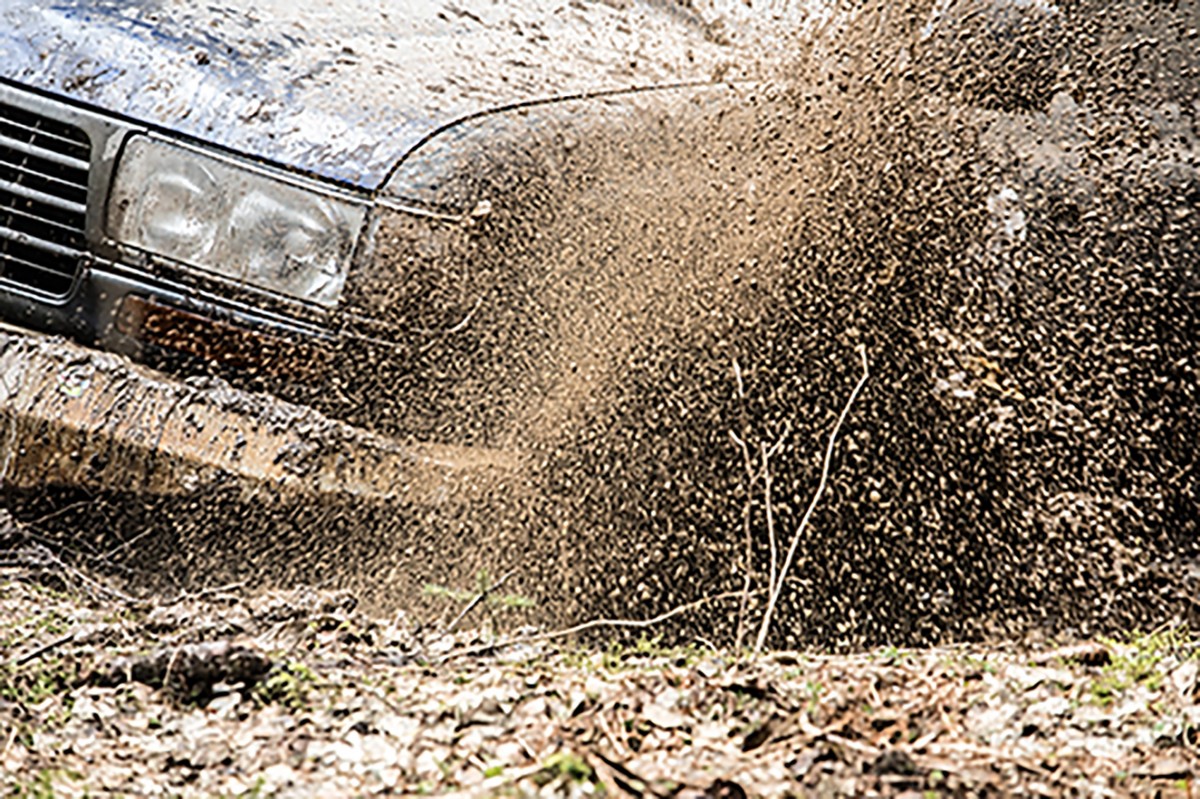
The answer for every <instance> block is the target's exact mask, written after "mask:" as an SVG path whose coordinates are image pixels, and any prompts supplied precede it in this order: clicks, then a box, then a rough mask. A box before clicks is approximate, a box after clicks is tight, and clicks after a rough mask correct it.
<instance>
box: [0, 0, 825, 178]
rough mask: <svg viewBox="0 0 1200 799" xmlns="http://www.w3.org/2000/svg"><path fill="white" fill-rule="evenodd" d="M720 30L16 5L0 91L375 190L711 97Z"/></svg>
mask: <svg viewBox="0 0 1200 799" xmlns="http://www.w3.org/2000/svg"><path fill="white" fill-rule="evenodd" d="M708 5H719V4H711V3H710V4H708ZM785 5H786V4H785ZM793 5H794V6H796V7H797V10H796V11H795V14H800V13H801V12H800V11H799V10H798V9H799V7H800V6H801V4H800V3H796V4H793ZM719 22H720V18H719V17H718V16H716V15H715V12H714V13H707V12H698V11H694V10H682V9H681V6H679V5H676V4H674V3H668V2H645V3H635V2H628V3H616V2H614V3H601V2H575V3H561V2H557V0H531V1H530V2H523V3H520V4H509V3H503V4H495V3H490V2H479V1H478V0H461V1H460V2H449V1H447V2H442V1H441V0H410V1H409V2H405V3H400V4H396V3H384V2H380V0H338V2H332V0H320V1H319V2H312V3H303V4H294V3H290V2H284V1H283V0H265V1H264V0H256V1H255V2H246V1H245V0H231V1H230V2H225V3H221V4H199V5H196V4H192V3H186V2H183V1H182V0H100V1H99V2H96V1H95V0H57V2H52V3H42V2H35V1H34V0H15V1H14V2H10V3H5V4H4V7H3V8H0V79H9V80H14V81H17V82H21V83H25V84H29V85H33V86H35V87H38V88H40V89H43V90H46V91H49V92H53V93H55V94H59V95H64V96H67V97H70V98H73V99H76V100H80V101H83V102H85V103H88V104H91V105H94V106H98V107H100V108H103V109H105V110H108V111H113V112H118V113H121V114H123V115H125V116H127V117H131V118H134V119H136V120H139V121H143V122H145V123H148V124H150V125H154V126H158V127H161V128H165V129H167V130H171V131H175V132H178V133H182V134H186V135H190V136H194V137H197V138H199V139H202V140H205V141H209V142H213V143H216V144H219V145H222V146H225V147H228V148H230V149H233V150H237V151H240V152H244V153H248V154H250V155H254V156H258V157H261V158H264V159H267V160H271V161H275V162H279V163H282V164H284V165H286V166H289V167H293V168H297V169H301V170H305V171H309V172H312V173H315V174H318V175H321V176H324V177H327V178H331V179H334V180H338V181H342V182H346V183H349V184H352V185H355V186H359V187H362V188H366V189H374V188H376V187H378V186H379V185H380V184H381V183H382V182H383V180H384V178H385V176H386V175H387V172H388V170H389V169H390V168H391V167H392V165H394V164H395V163H396V162H397V160H398V159H399V158H400V157H401V156H402V155H403V154H404V153H405V152H407V151H408V150H409V149H410V148H411V147H412V146H413V145H414V144H416V143H417V142H419V141H420V140H421V139H422V138H423V137H425V136H426V135H428V134H429V133H430V132H432V131H434V130H436V129H438V128H439V127H441V126H443V125H445V124H447V123H450V122H452V121H454V120H456V119H459V118H461V117H464V116H467V115H470V114H475V113H479V112H481V111H486V110H488V109H491V108H495V107H498V106H504V105H509V104H513V103H521V102H526V101H530V100H537V99H545V98H551V97H558V96H563V95H571V94H577V93H581V92H592V91H603V90H620V89H626V88H630V87H634V86H653V85H662V84H671V83H678V82H686V81H703V80H709V79H711V78H712V76H713V74H714V70H715V69H717V68H718V67H719V65H720V63H721V61H722V59H724V58H727V57H728V53H727V52H726V51H727V49H728V44H729V41H730V37H729V36H728V34H727V33H725V32H724V31H723V29H722V28H723V26H721V25H720V24H718V23H719Z"/></svg>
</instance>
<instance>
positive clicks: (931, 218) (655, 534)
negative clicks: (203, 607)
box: [27, 0, 1200, 646]
mask: <svg viewBox="0 0 1200 799" xmlns="http://www.w3.org/2000/svg"><path fill="white" fill-rule="evenodd" d="M832 19H833V21H832V22H830V23H829V24H828V25H827V27H826V29H825V30H823V31H822V32H821V33H820V34H819V35H817V36H816V37H815V38H812V39H809V40H806V41H804V42H795V43H793V44H791V45H789V46H790V47H792V48H793V51H792V52H791V54H790V55H789V58H788V59H787V63H788V67H787V68H786V69H783V70H781V71H780V72H779V73H778V74H777V76H776V78H775V79H774V80H773V81H767V82H764V83H763V84H761V85H758V86H754V87H748V86H739V87H735V88H729V87H723V88H714V89H710V90H706V91H699V92H690V93H680V94H676V95H662V94H660V95H646V96H638V97H634V98H625V99H622V100H619V101H618V100H612V101H604V102H601V103H599V104H596V103H592V104H590V105H589V104H584V103H580V104H576V105H574V106H567V107H562V108H557V109H555V113H554V114H550V115H546V116H539V114H538V112H536V111H531V112H523V113H522V114H519V115H515V116H513V115H507V116H500V117H494V118H486V119H483V120H480V121H479V122H478V123H477V124H475V125H474V126H473V127H471V126H469V127H467V128H464V130H462V131H461V132H460V134H461V135H459V136H458V138H456V139H455V140H454V142H453V145H454V146H453V147H451V148H449V151H448V152H437V151H436V150H433V151H427V152H423V153H422V152H418V153H417V155H416V157H417V158H428V159H430V160H429V161H428V163H436V164H440V165H443V166H444V169H443V174H444V175H445V179H444V180H441V181H435V182H433V183H431V184H430V185H428V186H427V187H425V188H423V189H422V190H421V191H419V192H418V191H416V189H413V190H412V192H410V195H409V196H408V197H407V198H406V199H408V200H412V201H413V202H416V203H419V204H422V205H423V206H428V207H437V208H455V207H458V208H463V209H470V208H472V207H476V206H477V203H478V202H479V201H480V200H486V201H487V202H488V205H489V206H490V208H491V212H490V213H489V214H487V215H486V216H484V215H482V214H481V215H479V217H478V218H472V220H471V222H470V224H445V223H438V222H436V221H432V220H430V219H428V218H425V217H414V216H412V215H408V214H404V213H402V212H395V213H394V214H392V215H384V216H383V217H381V219H380V222H379V228H378V236H377V240H378V242H379V245H378V250H377V252H376V253H375V259H374V262H373V264H374V266H373V268H372V269H371V270H368V271H367V272H366V273H364V274H362V275H360V276H359V278H358V280H357V283H356V284H355V285H354V286H352V287H351V288H350V291H351V307H350V309H349V311H348V313H347V315H346V317H345V319H344V321H343V329H342V334H343V339H342V340H343V342H344V343H343V345H342V349H341V353H340V357H341V362H342V363H344V364H345V365H346V368H345V370H344V372H343V374H342V375H341V376H339V378H338V379H337V380H335V381H331V383H330V384H327V385H322V386H318V387H312V388H311V389H310V390H304V389H303V388H293V389H292V390H291V391H292V394H291V396H293V397H294V398H297V399H302V400H304V401H306V402H310V403H312V404H313V405H315V406H316V407H319V408H321V409H322V410H323V411H325V412H326V413H328V414H330V415H332V416H335V417H337V418H342V419H346V420H348V421H350V422H352V423H354V424H356V425H360V426H363V427H367V428H371V429H376V430H379V431H382V432H385V433H387V434H388V435H391V436H396V437H397V438H399V439H400V440H401V441H402V442H410V443H411V442H422V441H424V442H428V441H436V442H439V443H442V444H447V445H454V446H463V447H476V446H479V447H489V448H495V449H498V450H501V451H505V452H509V453H513V454H514V457H519V458H520V459H521V462H522V463H523V464H524V471H523V475H524V477H523V490H522V491H521V492H519V494H520V495H519V496H518V492H513V491H507V490H505V491H497V492H496V493H495V494H494V495H493V496H492V497H491V501H488V502H478V503H472V504H470V505H468V506H458V505H456V506H453V507H449V506H441V507H438V506H434V507H428V506H417V505H411V504H405V503H403V502H399V503H387V502H381V503H375V504H370V505H369V506H366V505H354V506H351V505H350V504H347V503H341V502H333V503H329V504H323V505H312V504H303V503H300V504H296V503H293V502H290V501H289V502H276V503H274V504H272V505H271V506H270V508H269V512H263V513H258V512H256V513H254V514H247V515H239V516H238V517H237V518H233V517H232V516H231V514H230V511H229V506H228V505H227V498H226V497H224V496H223V495H222V494H221V492H220V491H215V492H213V493H212V494H211V495H209V496H206V497H204V498H202V499H196V498H193V499H190V500H188V501H187V502H182V501H180V500H172V501H171V502H170V503H167V504H162V503H155V502H147V501H144V500H143V499H141V498H138V499H134V500H128V498H126V499H122V500H121V501H120V507H121V508H122V511H123V512H124V511H127V510H129V509H130V508H132V509H133V510H135V512H136V513H135V516H136V518H135V519H134V521H133V522H131V523H130V526H129V527H127V528H125V529H124V530H122V531H121V532H120V535H126V536H137V537H139V541H145V540H146V539H144V538H141V536H142V534H143V531H144V530H146V529H150V528H152V527H155V525H159V526H166V527H168V528H169V530H168V532H167V533H166V537H165V538H160V540H161V541H162V542H165V543H160V544H156V545H154V546H150V547H147V546H145V545H144V544H143V543H139V544H138V545H137V547H136V550H137V557H136V558H135V559H134V563H135V565H136V567H137V568H141V569H144V568H145V565H146V564H147V563H154V564H161V565H160V566H159V568H160V569H161V572H162V573H169V574H170V575H171V578H170V579H171V580H172V581H175V580H178V581H184V582H191V583H193V584H195V583H199V584H205V583H209V584H211V583H212V582H216V581H218V580H228V579H246V578H250V579H253V580H260V579H262V578H263V576H264V575H267V576H270V577H275V578H277V579H282V580H284V581H295V580H300V581H306V582H316V583H319V584H323V585H330V586H337V587H351V588H354V589H356V590H361V591H365V592H367V593H369V594H370V596H371V598H373V599H374V600H375V601H377V602H378V603H380V604H392V605H395V604H404V605H408V606H411V605H412V604H413V603H417V604H419V603H420V602H423V601H427V600H421V599H419V598H415V597H419V594H420V588H421V587H422V586H423V585H425V584H427V583H437V584H440V585H454V586H459V587H469V586H470V585H472V584H473V580H474V577H475V575H476V574H477V573H478V572H479V570H480V569H483V568H486V569H488V570H489V571H491V572H492V573H493V574H497V573H500V572H503V571H506V570H508V569H516V570H517V573H518V576H517V577H516V578H514V581H513V583H512V584H511V585H512V588H513V590H515V591H519V592H522V593H523V594H525V595H526V596H528V597H529V598H531V599H532V600H534V602H535V607H534V610H533V611H532V614H531V618H533V619H535V620H537V621H540V622H542V623H552V622H556V621H565V620H568V619H579V618H591V617H597V616H628V617H635V618H636V617H642V618H644V617H647V616H650V615H653V614H654V613H655V612H656V611H660V610H664V609H666V608H669V607H674V606H676V605H679V604H682V603H684V602H688V601H691V600H694V599H697V598H699V597H702V596H707V595H712V594H715V593H719V592H722V591H727V590H736V589H739V588H740V587H741V586H742V584H743V580H744V577H745V575H746V573H747V571H749V573H750V574H751V577H752V581H753V583H754V584H755V585H756V586H759V587H761V585H762V584H763V581H764V579H765V578H764V575H765V574H766V573H767V571H768V563H767V557H768V555H767V553H768V549H769V548H768V546H767V543H766V522H765V512H766V507H765V502H764V495H763V493H762V486H761V483H756V484H753V485H751V484H750V481H748V479H747V477H746V470H745V469H744V467H743V464H742V460H741V458H742V455H741V453H740V452H739V450H738V449H737V448H736V446H735V445H734V444H733V443H732V441H731V437H730V433H734V434H736V435H737V436H738V437H739V438H740V439H741V440H744V441H747V442H750V444H751V446H752V447H758V446H760V445H764V444H765V445H767V446H771V445H772V444H774V443H775V442H778V441H782V444H781V445H780V448H779V450H778V454H777V455H776V456H775V457H774V458H773V460H772V462H771V472H772V483H773V492H774V493H773V497H772V513H773V516H774V518H775V523H776V525H777V527H778V529H779V530H780V531H781V535H783V536H784V537H785V540H786V539H787V538H788V537H790V535H791V533H792V531H794V530H795V528H796V525H797V523H798V520H799V516H800V514H801V513H802V512H803V510H804V507H805V505H806V503H807V500H808V497H809V496H810V495H811V492H812V491H813V489H814V487H815V485H816V482H817V476H818V473H819V471H820V466H821V454H822V446H823V439H824V436H825V435H826V434H827V432H828V430H829V428H830V426H831V425H832V422H833V419H834V417H835V416H836V414H837V412H838V410H839V409H840V407H841V403H842V402H843V401H844V398H845V395H846V394H847V392H848V391H849V388H850V386H851V385H852V384H853V383H854V380H855V379H856V377H857V368H858V367H857V362H856V360H855V356H854V349H855V347H856V346H859V345H862V346H864V347H865V348H866V350H867V352H868V355H869V358H870V362H871V369H872V377H871V380H870V383H869V385H868V387H867V390H866V392H865V393H864V395H863V397H862V399H861V400H860V401H859V402H858V404H857V405H856V406H855V408H854V409H853V413H852V415H851V417H850V421H849V424H848V427H847V430H846V432H845V437H844V439H843V442H842V444H841V446H840V448H839V452H838V455H837V457H836V459H835V461H834V463H833V464H832V466H833V473H834V477H833V481H832V484H831V486H830V491H829V493H828V494H827V495H826V497H825V499H824V502H823V503H822V507H821V509H820V511H819V512H818V514H817V516H816V517H815V518H814V520H813V523H812V525H811V526H810V527H809V528H808V530H807V534H806V538H805V540H804V541H803V542H802V544H801V546H800V550H799V551H800V560H799V561H798V563H797V564H796V567H795V569H794V571H793V574H792V579H791V580H790V581H789V583H788V585H787V591H786V593H785V597H784V602H783V612H782V613H781V614H780V615H779V626H778V635H777V637H776V639H775V642H776V643H778V644H787V645H793V646H794V645H803V644H822V645H826V646H861V645H864V644H871V643H897V644H899V643H903V644H925V643H930V642H933V641H939V640H944V639H955V640H961V639H971V638H981V637H994V636H1012V635H1019V634H1021V633H1024V632H1027V631H1029V630H1031V629H1038V630H1043V631H1050V632H1064V633H1078V634H1089V633H1093V632H1096V631H1098V630H1110V629H1113V628H1117V627H1129V626H1140V627H1149V626H1152V625H1153V624H1155V623H1157V622H1158V621H1159V620H1161V619H1164V618H1167V617H1169V616H1171V615H1174V614H1179V613H1188V612H1190V609H1191V604H1190V603H1191V599H1190V596H1191V594H1190V589H1188V588H1187V587H1186V586H1185V585H1184V577H1183V575H1184V574H1185V572H1186V571H1187V570H1186V568H1185V567H1186V563H1187V561H1189V560H1190V559H1192V558H1195V557H1197V555H1200V552H1198V551H1197V545H1196V543H1195V541H1196V534H1197V529H1196V528H1197V519H1198V518H1200V502H1198V500H1197V497H1198V496H1200V494H1198V491H1197V488H1198V487H1197V484H1196V479H1197V478H1196V469H1195V449H1196V446H1195V445H1196V441H1197V440H1198V431H1197V411H1196V407H1197V405H1196V401H1197V379H1196V371H1195V370H1196V342H1197V318H1196V316H1197V306H1196V298H1197V292H1198V290H1200V279H1198V277H1197V266H1196V265H1197V263H1198V262H1200V259H1198V257H1197V256H1198V255H1200V253H1198V252H1197V250H1198V249H1200V246H1198V244H1197V242H1198V241H1200V235H1198V234H1200V173H1198V171H1197V163H1198V159H1200V119H1198V118H1197V117H1198V115H1200V93H1198V82H1197V75H1198V73H1197V70H1198V69H1200V60H1198V56H1197V52H1198V51H1200V48H1197V46H1196V45H1197V38H1196V37H1197V32H1196V30H1197V27H1198V25H1200V10H1198V7H1197V5H1196V4H1195V3H1189V2H1180V3H1177V4H1171V5H1169V6H1168V5H1156V6H1154V7H1152V8H1145V7H1143V6H1140V5H1137V4H1133V3H1125V2H1087V3H1071V4H1065V3H1064V4H1061V5H1053V4H1050V3H1039V2H1035V3H1010V2H1005V1H1003V0H994V1H993V2H972V3H966V4H961V3H960V4H932V3H914V4H911V5H908V6H904V5H897V4H893V3H887V4H878V5H870V6H867V7H861V8H858V9H855V10H854V11H853V12H850V11H846V12H845V13H842V14H837V15H834V16H833V18H832ZM481 143H482V144H481ZM458 153H468V154H470V158H469V159H468V160H467V161H465V162H462V161H456V160H455V159H456V158H459V156H458V155H456V154H458ZM402 171H403V170H402ZM417 171H423V172H424V173H426V174H430V173H436V172H437V170H432V169H425V170H417ZM735 364H736V370H735ZM747 513H749V516H750V520H751V525H750V527H751V530H752V533H753V536H754V540H753V543H752V546H751V548H750V554H749V557H748V556H747V550H746V545H745V541H744V539H743V529H744V528H743V521H744V514H747ZM29 515H32V514H28V515H27V518H28V516H29ZM163 520H166V521H167V522H168V524H166V525H161V522H162V521H163ZM142 525H148V526H142ZM133 549H135V548H133V547H130V548H127V549H126V550H123V551H125V552H129V551H131V550H133ZM760 610H761V608H754V609H752V612H753V613H755V614H756V613H758V612H759V611H760ZM735 615H736V613H735V611H734V610H731V608H730V607H728V606H721V607H716V608H714V609H712V610H711V611H710V612H708V613H707V614H705V615H702V616H700V617H693V618H691V619H687V620H686V623H685V624H684V625H683V626H681V628H680V629H679V630H678V634H679V635H681V636H683V637H688V636H691V635H695V634H696V631H697V630H703V634H704V635H705V636H707V637H716V638H726V639H728V638H730V637H731V636H732V634H733V630H734V628H735V626H736V623H737V619H736V618H735Z"/></svg>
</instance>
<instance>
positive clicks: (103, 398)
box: [0, 324, 520, 506]
mask: <svg viewBox="0 0 1200 799" xmlns="http://www.w3.org/2000/svg"><path fill="white" fill-rule="evenodd" d="M0 441H2V442H4V443H3V448H2V449H0V488H2V489H4V490H15V491H42V490H44V489H46V488H51V487H67V488H77V489H83V490H86V491H88V492H120V493H145V494H151V495H179V494H189V493H195V492H200V491H203V490H204V489H206V488H209V487H213V486H220V487H222V488H223V489H226V490H227V489H229V488H231V487H235V488H240V489H241V493H242V494H243V495H244V496H246V497H266V498H269V499H271V500H278V499H287V498H297V497H299V498H301V499H305V498H312V499H314V500H316V499H319V498H322V497H326V498H328V497H343V498H345V497H349V498H357V499H363V500H369V501H386V502H389V503H399V504H403V505H417V506H438V505H445V504H447V503H455V502H460V501H461V502H475V501H478V500H479V499H480V495H490V494H492V493H494V492H496V491H501V492H505V493H511V492H512V491H513V490H514V488H515V487H516V486H517V485H518V484H519V481H518V480H517V479H516V475H517V474H518V468H517V467H518V466H519V463H520V458H519V457H518V456H516V455H515V454H513V453H506V452H498V451H484V450H480V449H476V448H471V449H460V448H454V447H447V446H440V445H401V444H399V443H397V442H395V441H392V440H390V439H386V438H383V437H381V436H377V435H374V434H372V433H369V432H366V431H363V430H360V429H358V428H355V427H352V426H349V425H346V424H344V423H341V422H337V421H334V420H332V419H329V418H327V417H325V416H322V415H321V414H319V413H317V412H316V411H313V410H311V409H309V408H304V407H301V406H296V405H291V404H289V403H286V402H283V401H281V400H278V399H276V398H274V397H271V396H269V395H265V394H255V393H251V392H246V391H240V390H238V389H235V388H232V387H230V386H229V385H228V384H226V383H224V382H222V381H218V380H189V381H180V380H175V379H172V378H169V377H166V376H165V375H163V374H161V373H158V372H155V371H153V370H150V369H146V368H143V367H140V366H136V365H133V364H131V363H129V361H128V360H127V359H125V358H122V357H120V356H118V355H113V354H109V353H102V352H97V351H95V350H92V349H89V348H87V347H83V346H79V345H76V344H72V343H66V342H63V341H62V340H60V339H56V338H47V337H44V336H40V335H37V334H31V333H28V332H25V331H22V330H18V329H16V328H12V327H9V326H7V325H2V324H0Z"/></svg>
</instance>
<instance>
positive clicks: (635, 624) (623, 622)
mask: <svg viewBox="0 0 1200 799" xmlns="http://www.w3.org/2000/svg"><path fill="white" fill-rule="evenodd" d="M755 593H759V592H755ZM741 595H742V592H741V591H726V592H725V593H722V594H714V595H713V596H709V597H704V598H703V599H697V600H696V601H695V602H689V603H687V604H686V605H680V606H679V607H677V608H672V609H671V610H668V611H666V612H665V613H660V614H659V615H657V616H655V617H653V618H650V619H594V620H592V621H585V622H583V623H582V624H576V625H575V626H574V627H567V628H565V629H562V630H551V631H549V632H544V633H534V634H533V635H523V636H520V637H518V638H513V639H511V640H508V641H497V642H495V643H491V644H481V645H479V646H471V647H467V648H465V649H459V650H457V651H454V652H449V653H447V654H445V655H443V656H442V657H441V658H439V659H438V661H437V662H438V663H445V662H446V661H447V660H453V659H454V658H458V657H466V656H469V655H478V654H482V653H484V652H490V651H492V650H493V649H501V648H503V647H506V646H517V645H519V644H530V643H534V642H537V641H551V640H554V639H556V638H569V637H571V636H572V635H578V634H579V633H583V632H587V631H588V630H596V629H599V628H601V627H617V628H622V629H635V630H640V629H645V628H647V627H653V626H654V625H656V624H661V623H663V622H664V621H666V620H667V619H671V618H674V617H675V616H678V615H680V614H681V613H687V612H688V611H690V610H695V609H696V608H701V607H704V606H705V605H708V604H711V603H713V602H720V601H722V600H725V599H733V598H735V597H740V596H741Z"/></svg>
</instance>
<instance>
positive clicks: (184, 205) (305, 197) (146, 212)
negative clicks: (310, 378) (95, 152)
mask: <svg viewBox="0 0 1200 799" xmlns="http://www.w3.org/2000/svg"><path fill="white" fill-rule="evenodd" d="M365 213H366V208H365V206H364V205H363V204H362V203H355V202H353V201H350V200H347V199H344V198H341V197H336V196H333V195H331V194H326V193H321V192H320V190H317V189H311V190H310V189H307V188H303V187H301V186H298V185H293V184H291V183H288V182H285V181H283V180H280V179H278V178H275V177H272V176H270V175H267V174H264V173H262V172H258V171H256V170H254V169H252V168H249V167H241V166H239V165H237V164H235V163H233V162H231V161H226V160H224V159H221V158H218V157H214V156H210V155H205V154H204V153H201V152H198V151H196V150H194V149H191V148H189V147H184V146H181V145H178V144H173V143H170V142H165V141H162V140H159V139H155V138H152V137H149V136H137V137H135V138H133V139H131V140H130V141H129V143H128V144H127V145H126V148H125V154H124V155H123V156H122V158H121V162H120V164H119V165H118V169H117V176H116V180H115V181H114V184H113V191H112V197H111V200H110V202H109V215H108V231H109V233H110V234H111V235H112V236H113V237H114V238H116V239H117V240H119V241H121V242H122V243H125V244H128V245H130V246H133V247H138V248H139V249H143V250H146V251H148V252H152V253H155V254H157V255H162V256H165V257H167V258H171V259H174V260H176V261H181V262H183V263H186V264H189V265H191V266H194V267H197V268H200V269H204V270H207V271H210V272H214V273H216V274H218V275H222V276H224V277H227V278H231V279H233V280H236V281H239V282H243V283H246V284H249V285H252V286H257V287H259V288H264V289H268V290H271V291H276V292H280V293H282V294H287V295H289V296H291V297H295V298H297V299H301V300H306V301H308V302H313V303H317V304H318V305H322V306H326V307H329V306H333V305H335V304H336V303H337V301H338V299H339V298H340V297H341V294H342V287H343V286H344V285H345V282H346V267H347V265H348V264H349V261H350V255H351V251H352V249H353V246H354V239H355V236H356V235H357V233H358V231H359V229H360V228H361V226H362V222H363V217H364V215H365Z"/></svg>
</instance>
